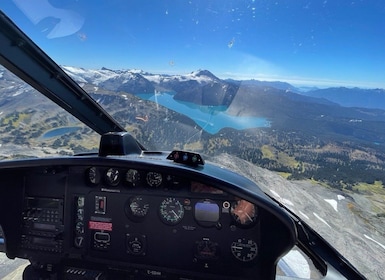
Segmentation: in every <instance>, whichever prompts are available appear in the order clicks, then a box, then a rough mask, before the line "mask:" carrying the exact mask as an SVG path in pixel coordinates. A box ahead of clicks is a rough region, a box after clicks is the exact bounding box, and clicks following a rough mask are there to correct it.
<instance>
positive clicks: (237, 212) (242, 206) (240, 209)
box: [230, 199, 258, 227]
mask: <svg viewBox="0 0 385 280" xmlns="http://www.w3.org/2000/svg"><path fill="white" fill-rule="evenodd" d="M257 212H258V211H257V208H256V207H255V205H254V204H253V203H251V202H248V201H247V200H244V199H240V200H237V201H235V202H233V203H232V204H231V209H230V213H231V216H232V217H233V218H234V220H235V222H236V224H237V225H239V226H241V227H248V226H252V225H254V224H255V222H256V220H257V216H258V213H257Z"/></svg>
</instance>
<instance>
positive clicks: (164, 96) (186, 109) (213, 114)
mask: <svg viewBox="0 0 385 280" xmlns="http://www.w3.org/2000/svg"><path fill="white" fill-rule="evenodd" d="M137 96H138V97H140V98H142V99H145V100H150V101H153V102H154V103H157V104H159V105H162V106H164V107H166V108H168V109H171V110H173V111H176V112H178V113H180V114H183V115H186V116H188V117H189V118H191V119H192V120H194V122H195V123H196V124H197V125H199V126H200V127H201V128H202V129H203V130H205V131H207V132H208V133H210V134H215V133H218V132H219V131H220V130H221V129H222V128H225V127H229V128H234V129H238V130H241V129H247V128H255V127H270V122H269V121H268V120H267V119H266V118H257V117H238V116H232V115H229V114H227V113H226V109H227V107H226V106H203V105H197V104H194V103H191V102H183V101H177V100H175V99H174V98H173V94H171V93H161V94H137Z"/></svg>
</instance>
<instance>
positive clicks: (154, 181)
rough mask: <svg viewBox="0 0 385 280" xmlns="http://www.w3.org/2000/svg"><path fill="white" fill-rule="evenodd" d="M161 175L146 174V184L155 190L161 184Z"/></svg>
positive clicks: (156, 173)
mask: <svg viewBox="0 0 385 280" xmlns="http://www.w3.org/2000/svg"><path fill="white" fill-rule="evenodd" d="M162 180H163V179H162V174H160V173H158V172H152V171H151V172H148V173H147V176H146V181H147V184H148V185H149V186H150V187H153V188H156V187H159V186H160V184H162Z"/></svg>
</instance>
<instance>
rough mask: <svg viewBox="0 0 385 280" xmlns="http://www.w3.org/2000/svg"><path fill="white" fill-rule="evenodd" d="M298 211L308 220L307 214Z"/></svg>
mask: <svg viewBox="0 0 385 280" xmlns="http://www.w3.org/2000/svg"><path fill="white" fill-rule="evenodd" d="M299 213H300V214H301V215H302V216H304V217H305V218H306V219H308V220H310V218H309V216H308V215H306V214H305V213H303V212H301V211H299Z"/></svg>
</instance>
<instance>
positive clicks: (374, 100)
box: [63, 66, 385, 110]
mask: <svg viewBox="0 0 385 280" xmlns="http://www.w3.org/2000/svg"><path fill="white" fill-rule="evenodd" d="M63 69H64V70H65V71H66V72H67V73H68V74H69V75H70V76H71V77H72V78H73V79H74V80H76V81H77V82H79V83H88V84H94V85H97V86H100V87H102V88H104V89H107V90H112V91H125V92H129V93H132V94H138V93H154V92H155V91H160V92H174V93H175V96H174V98H175V99H177V100H182V101H189V102H193V103H196V104H199V105H213V106H215V105H226V106H229V105H230V104H231V102H232V100H233V98H234V97H235V95H236V94H237V92H238V91H239V89H240V88H244V87H246V88H253V89H258V90H262V91H266V90H269V91H270V93H271V92H275V93H279V94H284V95H285V96H287V97H290V99H292V100H297V101H304V102H307V103H308V102H311V103H312V102H314V103H319V104H327V103H329V104H331V103H335V104H338V105H340V106H343V107H360V108H370V109H383V110H385V90H384V89H361V88H346V87H338V88H336V87H331V88H326V89H317V88H309V89H310V90H307V91H304V90H303V88H297V87H294V86H293V85H291V84H289V83H285V82H279V81H275V82H269V81H258V80H243V81H238V80H231V79H226V80H222V79H219V78H218V77H216V76H215V75H214V74H213V73H211V72H210V71H208V70H198V71H195V72H192V73H189V74H186V75H166V74H152V73H148V72H144V71H141V70H111V69H108V68H102V69H100V70H89V69H83V68H75V67H69V66H64V67H63ZM305 97H312V98H311V99H309V98H305ZM327 100H328V101H329V102H327Z"/></svg>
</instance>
